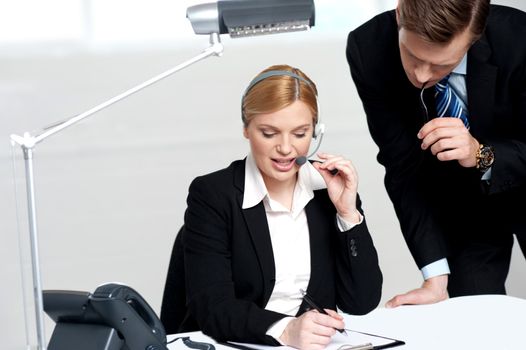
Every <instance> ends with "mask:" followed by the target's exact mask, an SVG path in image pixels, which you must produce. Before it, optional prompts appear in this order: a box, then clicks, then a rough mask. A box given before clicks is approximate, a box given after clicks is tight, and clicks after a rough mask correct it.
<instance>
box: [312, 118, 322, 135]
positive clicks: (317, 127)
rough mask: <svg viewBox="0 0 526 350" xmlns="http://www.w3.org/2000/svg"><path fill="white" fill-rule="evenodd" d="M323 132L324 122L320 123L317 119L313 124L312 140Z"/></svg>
mask: <svg viewBox="0 0 526 350" xmlns="http://www.w3.org/2000/svg"><path fill="white" fill-rule="evenodd" d="M324 132H325V124H323V123H320V122H319V119H318V122H317V123H316V125H314V132H313V133H312V138H313V139H314V140H317V139H318V138H319V137H322V136H323V133H324Z"/></svg>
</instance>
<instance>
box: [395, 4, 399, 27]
mask: <svg viewBox="0 0 526 350" xmlns="http://www.w3.org/2000/svg"><path fill="white" fill-rule="evenodd" d="M399 6H400V3H399V4H398V5H397V6H396V9H395V13H396V25H397V26H398V29H400V10H399V9H398V7H399Z"/></svg>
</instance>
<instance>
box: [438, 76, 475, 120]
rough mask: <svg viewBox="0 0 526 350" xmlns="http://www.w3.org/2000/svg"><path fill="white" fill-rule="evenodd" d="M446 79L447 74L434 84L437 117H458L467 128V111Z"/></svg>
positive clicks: (447, 77)
mask: <svg viewBox="0 0 526 350" xmlns="http://www.w3.org/2000/svg"><path fill="white" fill-rule="evenodd" d="M448 79H449V75H447V76H446V77H445V78H443V79H442V80H440V81H439V82H438V83H437V84H436V85H435V102H436V107H437V117H453V118H460V119H462V121H463V122H464V125H465V126H466V128H467V129H469V121H468V111H467V110H465V109H464V108H463V107H462V105H461V103H460V97H458V96H457V94H456V93H455V91H453V89H451V86H449V83H448Z"/></svg>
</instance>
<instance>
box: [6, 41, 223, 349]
mask: <svg viewBox="0 0 526 350" xmlns="http://www.w3.org/2000/svg"><path fill="white" fill-rule="evenodd" d="M222 53H223V45H222V44H221V41H220V39H219V34H217V33H211V34H210V46H209V47H208V48H206V49H205V50H204V51H203V52H202V53H201V54H199V55H197V56H195V57H194V58H192V59H190V60H188V61H186V62H183V63H181V64H179V65H177V66H175V67H173V68H172V69H169V70H167V71H166V72H164V73H161V74H159V75H157V76H155V77H153V78H151V79H148V80H146V81H145V82H144V83H141V84H139V85H137V86H135V87H133V88H131V89H129V90H127V91H125V92H123V93H121V94H119V95H117V96H115V97H113V98H110V99H109V100H107V101H106V102H103V103H101V104H99V105H97V106H95V107H93V108H91V109H89V110H87V111H86V112H83V113H81V114H79V115H76V116H74V117H72V118H69V119H67V120H65V121H62V122H59V123H56V124H54V125H53V126H51V127H48V128H44V129H43V132H42V133H40V134H37V135H36V136H33V135H31V134H30V133H29V132H25V133H24V136H19V135H15V134H12V135H11V144H12V145H13V146H14V145H15V144H18V145H20V147H21V148H22V150H23V152H24V163H25V168H26V174H25V175H26V176H25V180H26V193H27V207H28V222H29V238H30V245H31V267H32V277H33V296H34V301H35V314H36V315H35V316H36V330H37V342H38V344H37V349H38V350H46V343H45V331H44V303H43V296H42V295H43V294H42V279H41V277H40V258H39V252H38V226H37V215H36V200H35V180H34V174H33V151H34V147H35V146H36V145H37V144H38V143H40V142H42V141H44V140H45V139H46V138H48V137H50V136H51V135H54V134H56V133H58V132H60V131H61V130H63V129H65V128H67V127H68V126H71V125H73V124H76V123H78V122H80V121H81V120H83V119H85V118H87V117H89V116H91V115H93V114H95V113H97V112H99V111H101V110H103V109H105V108H107V107H109V106H111V105H113V104H114V103H117V102H119V101H121V100H123V99H125V98H126V97H128V96H130V95H133V94H134V93H136V92H138V91H140V90H142V89H144V88H146V87H148V86H150V85H152V84H154V83H156V82H158V81H160V80H162V79H164V78H166V77H168V76H170V75H172V74H174V73H176V72H178V71H180V70H182V69H184V68H186V67H188V66H190V65H191V64H194V63H196V62H199V61H201V60H203V59H205V58H207V57H209V56H212V55H215V56H221V54H222Z"/></svg>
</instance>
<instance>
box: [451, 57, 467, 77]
mask: <svg viewBox="0 0 526 350" xmlns="http://www.w3.org/2000/svg"><path fill="white" fill-rule="evenodd" d="M467 66H468V54H467V53H466V54H465V55H464V57H462V61H460V63H459V64H458V66H456V67H455V69H453V71H452V72H453V73H455V74H462V75H466V72H467Z"/></svg>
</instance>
